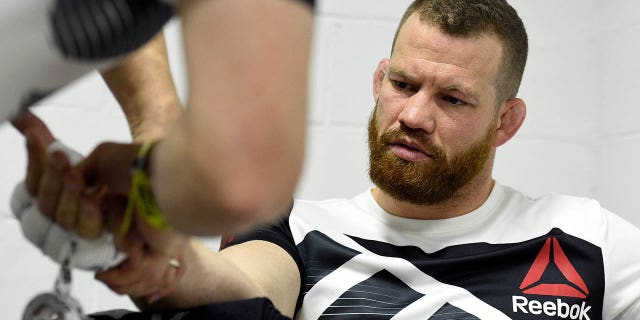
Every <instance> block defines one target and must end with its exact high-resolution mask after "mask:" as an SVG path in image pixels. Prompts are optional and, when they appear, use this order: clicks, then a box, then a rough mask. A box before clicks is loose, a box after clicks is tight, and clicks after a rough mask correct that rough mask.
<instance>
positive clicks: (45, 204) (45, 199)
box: [37, 152, 69, 221]
mask: <svg viewBox="0 0 640 320" xmlns="http://www.w3.org/2000/svg"><path fill="white" fill-rule="evenodd" d="M68 168H69V163H68V161H66V157H65V156H64V154H62V153H61V152H54V153H52V154H51V155H50V157H49V161H48V163H47V170H46V171H45V173H44V175H43V176H42V180H41V181H40V183H39V185H38V192H37V195H38V200H37V201H38V208H39V209H40V212H42V214H43V215H45V216H46V217H48V218H49V219H51V220H54V221H55V220H56V209H57V206H58V199H59V198H60V196H61V193H62V190H63V180H62V179H63V175H64V171H65V170H68Z"/></svg>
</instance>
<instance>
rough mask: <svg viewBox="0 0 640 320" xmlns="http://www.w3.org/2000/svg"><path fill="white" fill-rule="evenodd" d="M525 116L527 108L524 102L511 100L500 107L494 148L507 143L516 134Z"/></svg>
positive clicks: (516, 99) (517, 99)
mask: <svg viewBox="0 0 640 320" xmlns="http://www.w3.org/2000/svg"><path fill="white" fill-rule="evenodd" d="M526 115H527V106H526V104H525V103H524V100H522V99H519V98H513V99H509V100H507V101H506V102H505V103H504V104H503V105H502V106H501V107H500V113H499V115H498V128H497V129H496V138H495V140H494V146H495V147H499V146H501V145H503V144H504V143H505V142H507V141H509V140H510V139H511V138H513V136H514V135H515V134H516V132H518V129H520V126H522V123H523V122H524V118H525V117H526Z"/></svg>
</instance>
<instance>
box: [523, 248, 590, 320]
mask: <svg viewBox="0 0 640 320" xmlns="http://www.w3.org/2000/svg"><path fill="white" fill-rule="evenodd" d="M552 257H553V263H554V264H555V266H556V267H557V268H558V270H560V272H561V273H562V275H563V276H564V277H565V278H566V279H567V281H568V282H569V283H570V284H571V285H569V284H561V283H541V282H540V279H541V278H542V275H543V274H544V272H545V271H546V270H547V268H548V267H549V264H550V263H551V260H552ZM520 290H522V293H524V294H529V295H539V296H551V297H556V299H553V300H550V301H544V302H541V301H538V300H534V299H527V298H526V297H522V296H513V297H512V304H513V312H515V313H518V312H521V313H525V314H534V315H541V314H544V315H547V316H549V317H555V316H557V317H559V318H562V319H580V320H590V318H589V315H588V314H587V312H589V310H591V306H587V305H586V302H584V301H583V302H582V304H573V305H570V304H569V303H567V302H565V301H563V300H562V299H559V298H557V297H569V298H579V299H584V298H586V297H587V295H588V294H589V288H587V285H586V284H585V283H584V280H583V279H582V277H581V276H580V274H578V272H577V271H576V269H575V268H574V267H573V265H572V264H571V262H570V261H569V258H567V255H566V254H565V253H564V250H562V247H561V246H560V242H558V239H557V238H556V237H550V238H548V239H547V241H545V243H544V245H543V246H542V249H540V252H539V253H538V255H537V256H536V258H535V260H534V261H533V264H532V265H531V268H529V272H527V275H525V277H524V279H523V280H522V283H521V284H520Z"/></svg>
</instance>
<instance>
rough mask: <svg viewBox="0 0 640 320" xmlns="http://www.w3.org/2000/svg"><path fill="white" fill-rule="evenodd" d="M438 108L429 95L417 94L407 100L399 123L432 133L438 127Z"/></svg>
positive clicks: (399, 116) (399, 117)
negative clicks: (436, 117)
mask: <svg viewBox="0 0 640 320" xmlns="http://www.w3.org/2000/svg"><path fill="white" fill-rule="evenodd" d="M436 108H437V106H436V105H435V101H433V99H432V98H431V97H430V96H429V95H428V94H426V93H422V92H417V93H416V94H414V95H413V96H411V98H409V99H407V101H406V103H405V105H404V106H403V108H402V111H401V112H400V114H399V115H398V121H399V122H400V123H401V124H403V125H405V126H407V127H409V128H412V129H422V130H424V131H426V133H432V132H433V130H435V127H436V122H435V112H436Z"/></svg>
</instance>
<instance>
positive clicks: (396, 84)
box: [391, 80, 409, 90]
mask: <svg viewBox="0 0 640 320" xmlns="http://www.w3.org/2000/svg"><path fill="white" fill-rule="evenodd" d="M391 82H392V83H393V86H394V87H396V88H398V89H401V90H405V89H407V88H409V84H408V83H406V82H402V81H397V80H391Z"/></svg>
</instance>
